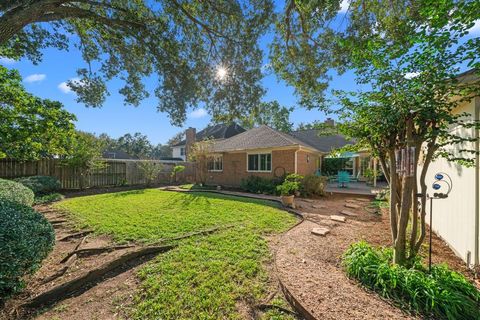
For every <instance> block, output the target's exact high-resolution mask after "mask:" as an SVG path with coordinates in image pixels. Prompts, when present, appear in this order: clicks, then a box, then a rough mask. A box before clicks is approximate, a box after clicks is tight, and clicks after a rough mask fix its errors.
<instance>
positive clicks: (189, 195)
mask: <svg viewBox="0 0 480 320" xmlns="http://www.w3.org/2000/svg"><path fill="white" fill-rule="evenodd" d="M181 199H182V203H184V204H185V205H189V204H192V203H200V202H201V201H203V203H205V204H211V202H210V201H209V199H219V200H230V201H238V202H243V203H253V204H260V205H265V206H268V207H272V208H277V209H280V208H281V207H282V206H281V205H280V204H279V203H278V202H275V201H272V200H264V199H256V198H248V197H242V196H236V195H229V194H221V193H215V192H205V191H199V192H186V193H184V194H182V197H181Z"/></svg>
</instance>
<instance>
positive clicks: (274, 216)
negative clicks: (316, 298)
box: [55, 189, 296, 319]
mask: <svg viewBox="0 0 480 320" xmlns="http://www.w3.org/2000/svg"><path fill="white" fill-rule="evenodd" d="M55 206H56V207H59V208H61V209H64V210H67V211H68V212H70V214H71V215H72V217H73V218H74V219H75V221H77V222H78V224H79V225H81V226H83V227H89V228H92V229H94V230H95V231H96V232H97V233H103V234H109V235H111V236H113V237H114V238H115V239H116V240H117V241H125V240H135V241H145V242H155V241H156V240H159V239H162V238H170V237H174V236H178V235H181V234H185V233H187V232H192V231H200V230H203V229H207V228H211V227H215V226H226V225H232V224H233V225H235V227H233V228H229V229H224V230H220V231H219V232H216V233H214V234H211V235H208V236H196V237H193V238H188V239H185V240H182V241H180V242H179V246H178V247H177V248H175V249H174V250H172V251H169V252H167V253H165V254H161V255H159V256H158V257H157V258H156V259H154V260H153V261H152V262H151V263H148V264H147V265H146V266H145V267H143V268H142V269H141V270H140V272H139V276H140V279H141V281H142V283H141V289H140V291H139V292H138V295H137V297H136V299H135V306H134V308H133V310H134V311H133V314H132V315H131V316H132V318H134V319H240V318H241V316H240V314H239V313H238V311H237V309H236V304H237V303H238V301H239V300H242V301H247V302H249V303H255V302H256V303H258V302H259V301H260V300H261V298H264V297H265V295H266V290H267V282H268V274H267V272H266V270H265V265H264V264H265V263H266V262H267V261H270V260H271V254H270V252H269V249H268V244H267V241H266V240H265V235H267V234H275V233H279V232H281V231H284V230H286V229H287V228H288V227H290V226H292V225H293V224H294V223H295V222H296V218H295V217H293V216H292V215H290V214H289V213H287V212H285V211H283V210H280V209H279V208H278V205H277V204H276V203H273V202H268V201H263V200H254V199H245V198H239V197H232V196H226V195H220V194H213V193H205V192H199V193H188V194H184V193H175V192H168V191H160V190H154V189H151V190H142V191H130V192H122V193H116V194H103V195H95V196H88V197H81V198H73V199H68V200H65V201H63V202H61V203H58V204H56V205H55ZM272 317H273V318H274V319H288V316H286V315H283V314H281V313H278V312H277V313H276V314H272Z"/></svg>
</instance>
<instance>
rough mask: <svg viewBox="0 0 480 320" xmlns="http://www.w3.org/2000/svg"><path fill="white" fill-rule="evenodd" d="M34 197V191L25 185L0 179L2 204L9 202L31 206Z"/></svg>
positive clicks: (0, 199)
mask: <svg viewBox="0 0 480 320" xmlns="http://www.w3.org/2000/svg"><path fill="white" fill-rule="evenodd" d="M34 197H35V195H34V194H33V191H32V190H30V189H29V188H27V187H25V186H24V185H23V184H21V183H18V182H15V181H12V180H5V179H0V202H2V201H4V200H7V201H14V202H18V203H21V204H24V205H26V206H31V205H32V204H33V199H34Z"/></svg>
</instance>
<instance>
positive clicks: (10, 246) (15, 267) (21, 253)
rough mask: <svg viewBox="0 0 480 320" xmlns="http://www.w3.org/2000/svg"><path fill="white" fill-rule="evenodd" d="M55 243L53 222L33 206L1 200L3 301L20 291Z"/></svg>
mask: <svg viewBox="0 0 480 320" xmlns="http://www.w3.org/2000/svg"><path fill="white" fill-rule="evenodd" d="M54 243H55V233H54V231H53V227H52V225H51V224H50V223H49V222H48V221H47V219H45V217H44V216H43V215H41V214H40V213H38V212H36V211H35V210H33V209H32V208H31V207H28V206H25V205H22V204H19V203H16V202H13V201H6V200H2V201H0V303H1V302H2V301H4V300H5V299H7V298H8V297H10V296H12V295H13V294H15V293H17V292H19V291H21V290H22V289H23V287H24V281H23V277H24V276H25V275H28V274H32V273H34V272H35V271H36V270H38V268H39V267H40V264H41V262H42V260H43V259H45V257H46V256H47V255H48V253H49V252H50V250H51V249H52V248H53V245H54Z"/></svg>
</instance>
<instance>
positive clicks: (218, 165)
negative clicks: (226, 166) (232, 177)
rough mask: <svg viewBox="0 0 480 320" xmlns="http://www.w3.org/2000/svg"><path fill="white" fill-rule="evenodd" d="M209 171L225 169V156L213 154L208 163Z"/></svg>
mask: <svg viewBox="0 0 480 320" xmlns="http://www.w3.org/2000/svg"><path fill="white" fill-rule="evenodd" d="M207 168H208V171H223V156H222V155H216V156H212V157H211V158H210V159H209V160H208V163H207Z"/></svg>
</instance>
